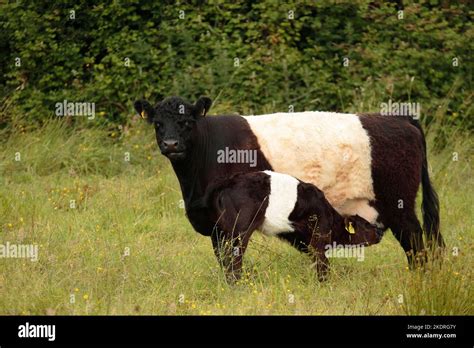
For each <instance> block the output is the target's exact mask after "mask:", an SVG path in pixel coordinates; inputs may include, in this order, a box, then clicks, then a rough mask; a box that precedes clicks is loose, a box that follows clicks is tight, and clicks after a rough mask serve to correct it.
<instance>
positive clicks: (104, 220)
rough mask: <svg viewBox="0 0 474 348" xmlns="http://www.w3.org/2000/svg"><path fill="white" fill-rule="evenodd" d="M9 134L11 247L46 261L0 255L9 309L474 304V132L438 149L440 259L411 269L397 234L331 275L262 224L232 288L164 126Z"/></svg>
mask: <svg viewBox="0 0 474 348" xmlns="http://www.w3.org/2000/svg"><path fill="white" fill-rule="evenodd" d="M1 135H2V136H1V138H2V139H4V140H3V141H2V144H1V146H2V148H1V151H0V243H2V244H4V243H6V242H7V241H8V242H10V243H16V244H29V243H36V244H38V245H39V260H38V261H37V262H31V261H30V260H27V259H13V258H0V314H169V315H172V314H330V315H333V314H334V315H336V314H344V315H362V314H401V315H404V314H428V315H430V314H438V315H448V314H461V315H466V314H470V315H472V314H474V308H473V307H474V302H473V301H472V297H473V291H472V290H473V287H472V280H473V270H472V269H473V265H474V256H473V252H474V243H473V241H474V238H473V237H474V231H473V221H472V220H473V216H474V214H473V203H474V202H473V197H474V189H473V187H474V185H473V175H472V168H471V163H470V160H471V159H472V141H471V140H469V138H465V137H461V136H459V135H457V136H455V137H453V138H452V139H451V140H450V142H449V145H448V146H447V147H446V148H445V150H443V151H442V152H439V153H436V154H434V153H430V157H429V159H430V164H431V167H432V169H433V173H432V178H433V180H434V183H435V187H436V188H437V191H438V194H439V196H440V201H441V222H442V231H443V235H444V237H445V240H446V243H447V246H448V247H447V250H446V255H445V258H444V261H443V263H442V264H441V265H437V264H434V265H430V267H428V269H427V270H425V271H423V272H422V271H408V270H407V263H406V258H405V256H404V254H403V251H402V249H401V247H400V246H399V244H398V242H397V241H396V240H395V238H394V237H393V236H392V234H391V233H387V234H386V236H385V237H384V239H383V241H382V242H381V243H380V244H379V245H376V246H373V247H370V248H367V249H366V250H365V261H364V262H358V261H356V260H355V259H333V260H332V270H331V276H330V279H329V281H327V282H326V283H323V284H321V283H318V282H317V280H316V277H315V274H314V271H313V270H312V269H311V268H310V260H309V258H307V256H305V255H302V254H300V253H298V252H297V251H295V250H294V249H293V248H291V247H290V246H288V245H286V244H284V243H283V242H280V241H279V240H277V239H269V238H265V237H263V236H261V235H258V234H256V235H255V236H254V237H253V239H252V240H251V243H250V246H249V251H248V252H247V254H246V255H245V259H244V263H245V276H244V278H243V280H242V281H241V283H240V284H238V285H235V286H229V285H227V284H226V283H225V280H224V276H223V274H222V272H221V271H220V269H219V267H218V264H217V261H216V260H215V258H214V254H213V252H212V249H211V243H210V240H209V238H206V237H203V236H201V235H199V234H197V233H196V232H194V231H193V229H192V228H191V226H190V224H189V222H188V221H187V219H186V217H185V214H184V210H183V209H182V207H181V204H180V199H181V196H180V191H179V186H178V183H177V179H176V178H175V176H174V173H173V172H172V170H171V167H170V165H169V163H168V162H167V160H166V159H164V158H162V157H161V156H160V155H159V153H158V151H157V149H156V145H155V142H154V134H153V130H152V128H146V127H145V126H144V125H142V124H141V123H138V124H135V125H134V126H132V127H130V128H128V129H126V130H122V131H120V132H119V131H118V130H116V131H115V132H114V136H111V131H110V130H109V131H105V130H101V129H95V130H90V129H89V130H77V129H69V128H67V127H66V126H65V125H63V124H61V123H59V122H52V123H50V124H47V125H45V126H44V127H43V128H41V129H39V130H36V131H28V132H26V133H24V132H21V131H20V130H16V131H15V132H13V134H12V135H10V136H7V134H6V133H5V132H4V134H1ZM118 137H120V140H117V138H118ZM429 140H430V141H429V148H432V147H433V146H432V145H433V144H432V143H433V141H432V140H431V139H429ZM16 152H20V154H21V161H19V162H17V161H15V153H16ZM125 152H129V153H130V162H126V161H124V156H125ZM453 152H457V153H458V156H459V159H458V161H453V160H452V153H453ZM469 156H471V157H469ZM71 199H74V200H75V201H76V208H75V209H71V208H70V206H69V205H70V200H71ZM454 247H457V248H458V249H459V254H458V256H454V255H453V253H452V248H454ZM126 250H128V251H129V255H128V256H124V253H125V252H126ZM71 295H74V296H73V297H72V296H71ZM71 298H74V300H75V301H74V303H71ZM291 299H294V301H291ZM401 299H403V301H400V300H401ZM292 302H293V303H292Z"/></svg>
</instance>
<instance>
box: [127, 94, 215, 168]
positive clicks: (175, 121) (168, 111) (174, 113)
mask: <svg viewBox="0 0 474 348" xmlns="http://www.w3.org/2000/svg"><path fill="white" fill-rule="evenodd" d="M211 104H212V101H211V99H210V98H207V97H201V98H199V99H198V101H197V102H196V103H195V104H190V103H187V102H186V101H184V100H183V99H182V98H180V97H169V98H165V99H164V100H162V101H161V102H158V103H157V104H156V106H155V107H152V106H151V105H150V103H148V102H147V101H146V100H137V101H136V102H135V104H134V106H135V109H136V110H137V112H138V114H139V115H141V116H142V117H143V118H145V119H146V120H147V121H148V122H149V123H152V124H153V125H154V126H155V132H156V141H157V142H158V146H159V148H160V150H161V153H162V154H163V155H165V156H166V157H168V158H169V159H170V160H171V161H179V160H183V159H184V158H186V154H187V153H188V152H189V150H190V148H191V146H192V144H191V139H192V136H193V132H195V130H196V122H197V121H198V120H199V119H200V118H201V117H204V116H205V115H206V113H207V112H208V111H209V109H210V107H211Z"/></svg>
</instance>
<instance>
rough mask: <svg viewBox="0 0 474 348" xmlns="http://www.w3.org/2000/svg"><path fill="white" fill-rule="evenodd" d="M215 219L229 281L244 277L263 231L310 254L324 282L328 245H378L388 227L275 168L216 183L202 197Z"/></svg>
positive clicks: (203, 205) (326, 270) (223, 263)
mask: <svg viewBox="0 0 474 348" xmlns="http://www.w3.org/2000/svg"><path fill="white" fill-rule="evenodd" d="M201 205H202V207H201V208H207V209H208V211H209V214H210V215H211V217H212V220H213V221H215V230H216V233H218V234H219V235H220V243H218V246H217V248H215V253H216V256H217V257H218V259H219V260H220V261H221V263H222V266H223V267H224V270H225V271H226V274H227V276H228V279H230V280H235V279H238V278H239V277H240V273H241V269H242V257H243V254H244V253H245V250H246V248H247V245H248V241H249V239H250V236H251V235H252V233H253V232H254V231H255V230H256V229H259V230H261V232H263V233H264V234H266V235H274V236H277V237H279V238H281V239H284V240H287V241H289V242H290V243H291V244H293V246H295V247H296V248H297V249H299V250H300V251H303V252H306V253H310V254H312V256H313V259H314V261H315V263H316V268H317V273H318V278H319V280H324V279H325V278H326V276H327V272H328V266H329V263H328V259H327V257H326V255H325V249H326V246H327V245H331V244H332V243H333V242H335V243H337V244H341V245H364V246H368V245H372V244H376V243H378V242H379V241H380V240H381V238H382V234H383V231H382V230H381V229H379V228H377V227H376V226H374V225H371V224H370V223H369V222H368V221H366V220H364V219H363V218H361V217H359V216H358V215H356V216H351V217H346V218H344V217H342V216H341V215H339V214H338V213H337V212H336V210H335V209H334V208H333V207H332V206H331V205H330V204H329V202H328V201H327V200H326V198H325V196H324V194H323V192H322V191H321V190H319V189H318V188H317V187H316V186H314V185H312V184H309V183H305V182H302V181H300V180H298V179H296V178H294V177H292V176H290V175H286V174H281V173H276V172H272V171H263V172H262V171H260V172H251V173H240V174H236V175H233V176H231V177H229V178H226V179H222V180H218V181H216V182H214V183H212V184H211V185H210V186H209V187H208V190H207V191H206V194H205V196H204V198H203V200H202V201H201Z"/></svg>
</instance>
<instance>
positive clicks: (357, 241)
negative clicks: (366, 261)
mask: <svg viewBox="0 0 474 348" xmlns="http://www.w3.org/2000/svg"><path fill="white" fill-rule="evenodd" d="M344 223H345V226H346V232H347V233H346V234H345V236H344V238H343V239H344V244H350V245H366V246H369V245H372V244H377V243H378V242H380V241H381V240H382V237H383V231H382V230H381V229H380V228H378V227H377V226H375V225H372V224H371V223H370V222H368V221H367V220H365V219H363V218H361V217H360V216H359V215H354V216H348V217H346V218H344Z"/></svg>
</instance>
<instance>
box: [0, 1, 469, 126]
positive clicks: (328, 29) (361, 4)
mask: <svg viewBox="0 0 474 348" xmlns="http://www.w3.org/2000/svg"><path fill="white" fill-rule="evenodd" d="M398 3H401V2H400V1H396V2H386V3H384V4H379V3H378V2H371V1H358V2H350V1H348V2H338V3H337V4H334V3H333V2H329V1H317V2H316V1H314V2H313V1H289V2H288V3H287V4H281V3H280V2H278V1H275V0H265V1H261V2H258V3H257V2H255V3H254V2H253V1H248V0H235V1H233V2H228V3H225V2H224V1H220V0H210V1H206V2H204V1H197V0H194V1H188V2H186V3H185V4H178V5H177V4H174V3H173V2H170V1H160V2H148V1H140V0H135V1H130V2H127V5H126V6H121V5H120V4H119V2H118V1H117V2H115V1H114V2H110V3H108V2H103V3H100V2H98V3H95V2H92V1H86V0H79V1H74V2H73V1H70V0H62V1H56V2H54V4H53V3H51V2H47V1H35V2H29V3H22V2H12V3H10V4H5V5H2V7H1V12H0V22H1V23H2V24H1V26H2V30H1V34H0V35H1V40H0V42H2V45H3V47H2V55H1V58H0V59H1V64H0V69H1V70H2V71H1V73H2V76H3V80H2V81H1V96H2V101H3V103H2V104H3V107H2V113H1V115H0V125H1V126H2V127H6V126H7V125H8V124H10V123H14V124H15V123H18V122H21V123H27V124H28V125H30V126H31V125H34V124H38V123H42V122H44V120H45V119H49V118H54V117H56V116H55V114H54V110H55V107H54V105H55V103H57V102H62V101H63V100H64V99H66V100H69V101H78V102H79V101H87V102H94V103H96V113H98V112H100V113H101V114H100V115H102V116H101V117H98V118H96V119H95V121H94V122H89V123H88V124H89V125H115V124H123V123H126V122H127V120H128V118H129V116H130V113H132V112H133V110H132V102H133V100H134V99H136V98H138V97H146V98H150V99H151V100H157V99H159V98H160V97H162V96H165V95H172V94H176V95H181V96H183V97H186V98H189V99H195V98H197V97H198V96H199V95H202V94H206V95H209V96H211V97H212V98H213V99H214V100H215V101H216V102H215V107H214V110H215V111H216V112H217V111H220V112H236V113H262V112H269V111H277V110H280V111H286V110H288V108H289V105H293V106H294V109H295V111H300V110H311V109H313V110H315V109H318V110H331V111H380V103H381V102H386V101H388V100H389V99H392V100H393V101H412V102H413V101H416V102H418V103H420V104H421V107H422V115H423V118H424V120H425V122H428V123H429V122H431V121H432V120H433V118H436V117H446V118H447V119H446V120H443V122H446V124H447V125H448V126H453V125H455V126H458V127H461V126H462V127H465V128H466V127H467V128H468V129H472V128H473V121H472V117H469V113H472V109H471V108H470V106H471V104H472V65H470V63H471V62H470V61H469V60H470V53H472V48H473V45H472V41H473V40H472V38H473V33H474V31H473V27H472V24H471V23H472V11H470V10H469V9H468V3H467V1H466V2H460V3H458V4H449V2H447V1H433V0H431V1H419V2H418V3H417V4H410V5H405V6H404V7H403V6H402V5H399V4H398ZM400 10H403V19H400V18H399V17H400V15H401V13H400V12H399V11H400ZM71 11H74V13H73V12H71ZM72 14H73V15H74V19H72V18H71V17H72ZM292 15H293V16H294V18H291V17H292ZM16 58H20V59H21V66H16V65H15V63H16V62H17V61H16ZM345 58H348V61H347V60H346V62H348V66H344V64H343V63H344V59H345ZM456 61H457V66H456V63H455V62H456ZM440 109H441V110H442V111H443V112H441V113H439V112H438V111H439V110H440ZM438 114H439V116H437V115H438ZM70 122H71V123H75V122H77V120H75V119H72V120H70Z"/></svg>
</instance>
